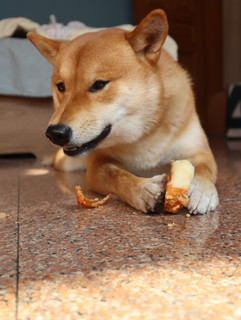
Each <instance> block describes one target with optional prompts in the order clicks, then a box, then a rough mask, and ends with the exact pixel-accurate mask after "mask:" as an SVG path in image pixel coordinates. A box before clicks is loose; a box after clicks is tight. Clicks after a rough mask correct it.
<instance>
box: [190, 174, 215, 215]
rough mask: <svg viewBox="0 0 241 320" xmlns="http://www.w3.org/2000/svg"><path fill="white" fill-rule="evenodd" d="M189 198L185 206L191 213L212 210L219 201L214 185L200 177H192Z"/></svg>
mask: <svg viewBox="0 0 241 320" xmlns="http://www.w3.org/2000/svg"><path fill="white" fill-rule="evenodd" d="M189 198H190V200H189V202H188V205H187V208H188V210H189V212H190V213H192V214H198V213H201V214H204V213H209V212H210V211H214V210H215V209H216V207H217V205H218V203H219V200H218V193H217V190H216V187H215V185H214V184H213V183H211V182H209V181H207V180H205V179H204V178H201V177H194V179H193V181H192V183H191V187H190V191H189Z"/></svg>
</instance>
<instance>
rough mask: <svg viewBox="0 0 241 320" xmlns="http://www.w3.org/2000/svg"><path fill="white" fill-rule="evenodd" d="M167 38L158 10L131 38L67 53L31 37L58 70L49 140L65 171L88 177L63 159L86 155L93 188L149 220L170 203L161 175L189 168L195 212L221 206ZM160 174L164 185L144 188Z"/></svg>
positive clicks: (75, 44) (88, 43) (118, 33)
mask: <svg viewBox="0 0 241 320" xmlns="http://www.w3.org/2000/svg"><path fill="white" fill-rule="evenodd" d="M167 34H168V23H167V19H166V15H165V13H164V11H162V10H160V9H158V10H154V11H152V12H151V13H150V14H149V15H147V17H146V18H145V19H144V20H143V21H142V22H141V23H140V24H139V25H138V26H137V27H136V28H135V29H134V31H131V32H127V31H124V30H121V29H118V28H112V29H107V30H102V31H98V32H93V33H88V34H84V35H82V36H79V37H77V38H76V39H74V40H72V41H71V42H69V43H62V42H58V41H53V40H49V39H46V38H44V37H42V36H39V35H34V34H32V33H30V34H28V38H29V39H30V41H32V42H33V44H34V45H35V46H36V47H37V48H38V50H39V51H40V52H41V53H42V54H43V55H44V56H45V57H46V58H47V59H48V61H50V62H51V63H52V64H53V66H54V71H53V77H52V90H53V98H54V105H55V113H54V115H53V117H52V118H51V120H50V125H49V127H48V129H47V131H46V135H47V136H48V137H49V138H50V140H51V141H52V142H53V143H54V144H56V145H59V146H61V147H63V149H62V150H63V151H59V152H58V153H57V155H56V159H55V167H56V168H57V169H60V170H68V171H69V170H75V169H77V168H79V167H81V163H80V160H79V159H78V158H70V157H66V156H65V155H67V156H75V157H78V156H86V155H88V157H87V173H86V178H87V183H88V186H89V188H90V189H92V190H94V191H96V192H98V193H101V194H108V193H112V194H117V195H118V196H119V197H120V198H121V199H122V200H124V201H126V202H127V203H129V204H130V205H131V206H133V207H135V208H137V209H139V210H142V211H144V212H154V211H155V210H156V209H157V207H158V205H159V204H160V202H161V201H162V198H163V193H164V191H165V184H166V175H165V174H163V169H162V166H163V165H166V164H170V162H171V160H175V159H188V160H190V161H191V162H192V164H193V165H194V166H195V177H194V180H193V183H192V186H191V190H190V195H189V196H190V201H189V204H188V209H189V211H190V212H191V213H206V212H209V211H212V210H214V209H215V208H216V206H217V205H218V195H217V191H216V188H215V185H214V184H215V180H216V172H217V169H216V164H215V160H214V158H213V155H212V153H211V150H210V148H209V145H208V142H207V139H206V136H205V134H204V132H203V130H202V128H201V126H200V122H199V119H198V116H197V114H196V111H195V102H194V96H193V92H192V89H191V81H190V79H189V76H188V74H187V73H186V72H185V71H184V70H183V69H182V67H181V66H180V65H179V64H178V63H176V62H175V61H174V60H173V59H172V58H171V57H170V55H169V54H168V53H167V52H165V50H163V49H162V45H163V43H164V41H165V39H166V36H167ZM64 154H65V155H64ZM152 169H156V172H158V174H159V175H154V176H151V177H149V178H144V175H143V172H145V171H146V172H150V170H152Z"/></svg>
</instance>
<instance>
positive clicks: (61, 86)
mask: <svg viewBox="0 0 241 320" xmlns="http://www.w3.org/2000/svg"><path fill="white" fill-rule="evenodd" d="M56 87H57V89H58V90H59V92H64V91H65V85H64V83H63V82H62V81H60V82H58V83H57V84H56Z"/></svg>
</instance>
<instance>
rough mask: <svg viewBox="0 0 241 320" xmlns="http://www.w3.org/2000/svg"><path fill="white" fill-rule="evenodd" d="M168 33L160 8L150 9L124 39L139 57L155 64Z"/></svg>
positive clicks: (165, 19)
mask: <svg viewBox="0 0 241 320" xmlns="http://www.w3.org/2000/svg"><path fill="white" fill-rule="evenodd" d="M167 34H168V22H167V17H166V14H165V12H164V11H163V10H162V9H156V10H153V11H151V12H150V13H149V14H148V15H147V16H146V17H145V18H144V19H143V20H142V21H141V22H140V23H139V24H138V26H137V27H136V28H135V29H134V30H133V31H131V32H128V33H126V39H127V40H128V42H129V43H130V45H131V46H132V48H133V50H134V51H135V53H136V55H137V57H138V58H139V59H146V60H147V61H148V62H149V63H150V64H151V65H155V64H156V63H157V61H158V59H159V57H160V54H161V49H162V45H163V43H164V41H165V40H166V37H167Z"/></svg>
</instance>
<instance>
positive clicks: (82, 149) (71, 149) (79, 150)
mask: <svg viewBox="0 0 241 320" xmlns="http://www.w3.org/2000/svg"><path fill="white" fill-rule="evenodd" d="M110 131H111V125H108V126H107V127H105V129H104V130H103V131H102V132H101V133H100V134H99V135H98V136H97V137H96V138H95V139H93V140H91V141H89V142H86V143H84V144H82V145H81V146H64V147H63V150H64V153H65V154H66V155H67V156H70V157H75V156H77V155H87V154H88V153H90V152H91V151H93V150H94V149H95V148H96V147H97V145H98V144H99V143H100V142H101V141H103V140H104V139H105V138H106V137H107V136H108V135H109V134H110Z"/></svg>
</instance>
